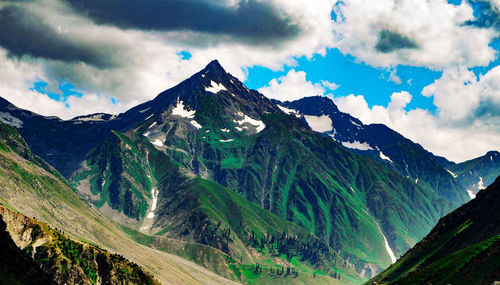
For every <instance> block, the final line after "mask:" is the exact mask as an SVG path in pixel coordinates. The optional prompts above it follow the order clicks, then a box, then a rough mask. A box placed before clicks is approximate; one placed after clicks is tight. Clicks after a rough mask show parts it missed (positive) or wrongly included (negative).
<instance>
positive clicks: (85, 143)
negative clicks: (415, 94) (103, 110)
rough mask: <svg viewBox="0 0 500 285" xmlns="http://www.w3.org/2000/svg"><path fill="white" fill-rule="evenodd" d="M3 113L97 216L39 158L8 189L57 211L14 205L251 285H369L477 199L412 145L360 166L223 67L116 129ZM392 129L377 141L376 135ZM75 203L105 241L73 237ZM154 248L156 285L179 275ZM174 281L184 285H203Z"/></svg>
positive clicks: (13, 169)
mask: <svg viewBox="0 0 500 285" xmlns="http://www.w3.org/2000/svg"><path fill="white" fill-rule="evenodd" d="M332 104H333V103H332ZM335 108H336V107H335ZM0 110H2V111H4V112H9V114H10V115H11V116H13V117H15V118H18V119H19V121H22V123H23V124H22V127H20V128H19V131H20V132H21V134H22V135H23V136H24V137H26V140H27V142H28V144H29V145H30V146H33V150H34V152H35V153H36V154H38V155H40V156H41V157H43V158H44V159H46V160H47V161H49V162H50V163H51V164H52V165H54V167H55V168H56V169H58V170H59V171H61V172H62V173H63V174H64V176H65V177H66V178H68V179H69V181H70V185H71V187H73V188H74V189H75V190H76V191H77V193H78V195H79V196H80V198H83V199H84V200H85V201H86V202H88V203H89V204H85V203H83V202H82V200H80V199H79V198H78V197H77V196H76V195H75V193H73V192H71V189H70V187H69V186H68V184H67V183H66V182H65V180H64V179H62V177H60V175H59V174H58V173H57V172H56V171H55V170H54V169H52V168H51V167H50V166H48V165H47V166H46V167H42V162H40V163H38V162H36V161H35V160H36V159H38V157H37V156H34V155H32V156H33V158H32V159H31V160H30V159H29V158H26V159H28V161H29V162H30V163H31V164H33V165H31V164H29V163H28V162H24V160H23V161H22V162H23V164H19V163H17V162H15V161H16V159H17V156H21V157H23V158H24V157H25V156H22V155H21V154H17V153H16V154H15V156H16V157H15V158H14V157H10V156H11V155H12V154H9V152H8V151H9V149H10V147H3V145H1V146H0V149H5V151H4V152H1V151H0V153H2V154H3V163H4V165H3V169H6V170H7V171H6V172H5V174H4V175H3V178H4V185H8V183H10V182H11V181H12V179H17V181H20V182H19V184H22V186H25V187H26V189H27V190H25V192H26V191H27V192H29V195H30V197H43V198H44V199H45V200H42V201H43V203H42V204H41V205H33V204H30V203H28V205H27V206H26V205H24V204H23V203H22V202H23V199H24V198H16V197H18V194H16V195H13V194H12V191H10V192H8V191H6V193H5V194H4V195H0V197H1V198H2V199H5V200H6V201H7V202H8V204H15V208H16V209H19V210H20V211H21V212H25V211H31V212H28V214H31V213H34V214H35V213H36V214H41V215H42V216H43V215H44V216H45V217H44V221H47V222H49V224H50V225H52V226H54V225H57V227H59V226H62V227H64V229H65V230H66V229H67V228H68V229H71V230H72V232H73V233H77V234H76V236H77V238H85V239H87V237H89V240H91V241H92V242H96V243H98V244H104V245H106V246H108V247H111V248H112V249H116V250H117V251H118V252H123V250H124V248H125V250H128V249H127V248H126V247H125V246H124V245H125V244H127V245H130V246H132V247H133V245H131V244H130V243H128V241H129V238H132V239H133V240H134V241H136V242H138V243H140V244H142V245H146V246H149V247H150V248H155V249H159V250H162V251H164V252H168V253H173V254H176V255H178V256H181V257H183V258H186V259H188V260H191V261H194V262H196V263H197V264H199V265H202V266H203V267H205V268H207V269H209V270H211V271H212V272H215V273H217V274H219V275H221V276H223V277H225V278H228V279H231V280H235V281H241V282H243V283H262V282H276V283H279V282H281V283H313V282H319V283H321V282H324V283H328V282H346V283H349V282H351V283H359V282H361V281H362V280H366V278H367V277H372V276H373V275H375V274H376V273H377V272H379V271H380V270H381V269H382V268H384V267H386V266H388V265H389V264H390V263H391V256H390V253H392V252H394V253H395V255H396V256H400V255H401V254H403V253H404V252H405V251H406V250H407V249H409V248H410V247H411V246H413V245H414V244H415V243H416V242H417V241H418V240H420V239H421V238H422V237H423V236H425V235H426V234H427V233H428V231H429V230H430V229H431V227H432V226H433V225H434V224H435V223H436V222H437V221H438V219H439V218H440V217H441V216H443V215H444V214H446V213H448V212H449V211H451V210H452V209H454V208H455V207H456V206H458V205H459V204H460V203H462V202H464V201H465V199H466V198H467V197H466V192H465V191H463V190H464V189H462V188H460V187H459V186H460V185H459V184H458V183H457V182H456V181H455V180H454V179H453V177H452V176H451V174H450V173H448V172H447V171H446V170H445V169H444V168H442V167H441V165H439V163H438V162H437V161H436V160H432V156H431V154H429V153H428V152H426V151H425V150H423V149H422V148H421V147H420V148H418V147H416V146H415V144H413V143H412V142H410V141H408V140H406V139H404V138H402V137H401V136H400V135H399V134H397V133H395V132H392V133H389V135H390V136H389V135H387V136H384V138H385V137H387V138H388V139H389V141H380V142H378V141H377V142H376V145H377V147H378V146H379V145H380V147H379V151H382V152H383V153H384V154H386V155H389V156H391V158H392V159H393V162H392V163H389V162H387V161H386V159H381V158H380V157H382V156H381V152H379V151H376V152H375V151H374V153H373V155H372V157H373V158H376V157H379V159H378V161H375V160H374V159H371V158H369V157H367V156H362V155H359V154H357V153H353V152H352V151H349V150H347V149H346V148H344V147H343V146H342V145H341V144H339V143H337V142H336V141H335V140H332V138H331V137H328V136H325V135H324V134H320V133H317V132H314V131H313V130H311V128H310V127H309V126H308V125H307V124H306V123H305V122H304V121H303V120H301V119H299V118H296V117H295V116H293V115H287V114H285V113H283V112H282V111H281V110H280V109H279V107H278V106H277V105H276V104H274V103H273V102H271V101H270V100H268V99H267V98H265V97H264V96H263V95H261V94H260V93H258V92H256V91H254V90H248V89H247V88H246V87H245V86H244V85H243V84H242V83H241V82H239V81H238V80H237V79H236V78H234V77H233V76H231V75H230V74H228V73H227V72H225V71H224V70H223V69H222V67H221V66H220V65H219V64H218V62H216V61H214V62H212V63H210V64H209V65H208V66H207V67H206V68H205V69H204V70H202V71H200V72H199V73H197V74H195V75H193V76H192V77H190V78H189V79H187V80H185V81H183V82H182V83H180V84H179V85H177V86H175V87H173V88H171V89H169V90H166V91H164V92H163V93H161V94H160V95H158V96H157V97H156V98H155V99H153V100H151V101H149V102H146V103H143V104H141V105H139V106H137V107H135V108H133V109H131V110H129V111H127V112H126V113H123V114H120V115H119V116H117V117H116V118H113V117H110V116H104V117H103V116H100V117H99V120H98V121H95V120H93V119H92V118H93V117H92V116H91V117H85V118H76V119H74V120H70V121H61V120H57V119H54V118H45V117H41V116H37V115H34V114H30V113H29V112H27V111H22V110H19V109H16V108H15V107H14V106H12V105H9V104H6V103H5V102H3V103H2V102H0ZM101 117H102V118H104V119H102V118H101ZM348 119H349V118H348ZM358 125H359V124H358ZM379 127H380V126H376V125H374V126H372V127H370V126H367V127H366V132H365V133H366V134H372V136H374V135H373V133H375V134H377V133H379V132H380V130H381V129H380V128H379ZM386 129H387V128H386ZM386 129H383V130H382V131H387V130H386ZM391 139H392V140H391ZM392 142H394V143H392ZM374 147H375V145H374ZM21 149H26V151H28V152H30V151H29V150H27V148H26V146H25V145H24V146H23V147H22V148H21ZM405 165H406V166H405ZM28 167H32V169H30V171H26V169H28ZM40 168H43V169H45V170H43V169H42V170H43V171H42V170H40ZM0 174H2V172H1V168H0ZM35 174H37V175H35ZM407 176H408V178H407ZM13 177H14V178H13ZM417 178H419V180H418V182H417ZM1 182H2V180H0V183H1ZM39 183H40V184H39ZM0 185H2V184H0ZM36 185H41V186H40V187H39V188H36ZM22 186H21V185H20V186H18V189H20V190H19V192H21V193H25V192H23V190H24V188H22ZM33 188H36V189H33ZM47 189H48V190H47ZM0 190H1V188H0ZM68 192H71V194H69V193H68ZM9 195H10V196H9ZM26 195H28V194H26ZM61 203H62V204H63V205H69V207H70V208H72V209H76V210H77V211H81V213H82V214H79V217H81V216H84V217H83V219H84V220H85V221H89V220H90V221H92V223H97V224H99V226H100V230H91V229H89V228H88V227H85V226H84V227H83V230H80V229H78V228H77V227H78V226H80V227H81V224H79V225H78V226H73V225H72V223H74V222H75V221H76V219H77V218H76V217H72V216H75V214H74V213H73V212H71V211H69V210H68V209H67V208H65V209H66V210H65V213H64V214H65V215H59V214H54V213H56V212H57V211H58V210H59V209H58V207H59V205H60V204H61ZM23 207H24V208H23ZM34 209H36V210H34ZM93 209H98V210H99V214H96V213H94V212H93ZM24 210H25V211H24ZM66 215H69V217H72V218H71V219H68V218H67V217H66ZM104 217H105V218H104ZM107 219H110V220H113V221H114V222H115V224H113V223H109V221H108V220H107ZM117 224H118V226H117ZM68 231H69V230H68ZM82 231H83V232H82ZM108 232H111V233H112V235H111V234H108V235H104V237H102V235H103V233H108ZM125 234H126V235H127V237H124V235H125ZM110 235H111V236H110ZM115 236H118V237H119V238H118V240H119V241H122V243H121V244H120V246H117V245H116V241H115V240H114V239H115V238H116V237H115ZM385 239H387V241H388V247H386V245H385V242H384V240H385ZM125 240H126V241H127V242H125ZM134 244H135V243H134ZM135 246H137V244H135ZM141 248H142V247H141ZM150 248H147V247H144V248H143V249H144V250H147V251H148V254H142V255H140V254H139V253H138V251H135V250H137V248H135V250H131V251H132V252H133V254H134V257H135V258H136V259H137V260H140V261H141V262H138V263H139V264H141V265H143V266H145V267H146V268H147V269H149V270H151V271H152V272H153V273H154V274H155V276H157V275H156V274H160V275H162V276H163V277H165V276H167V274H166V273H165V272H166V269H165V268H160V267H162V266H160V265H157V266H156V265H155V263H154V262H156V261H157V260H158V259H156V260H155V261H153V260H150V256H149V255H151V254H153V255H155V254H156V255H155V256H156V257H160V256H161V257H164V256H168V255H166V254H163V253H161V254H160V253H158V252H156V251H153V250H151V249H150ZM162 254H163V255H162ZM131 255H132V254H131ZM127 258H129V256H127ZM136 259H133V260H134V261H135V260H136ZM173 263H175V262H173ZM165 266H167V267H168V264H166V265H165ZM170 270H173V271H175V270H174V269H171V268H170ZM193 270H194V269H193ZM194 271H196V270H194ZM174 273H175V274H177V275H176V276H177V277H178V279H176V280H177V281H178V280H184V279H182V278H184V277H186V278H190V277H191V276H190V275H189V274H187V275H188V276H183V275H182V274H181V272H178V271H175V272H174ZM196 273H197V274H198V272H196ZM203 274H205V275H203V276H204V277H206V278H208V280H209V281H208V282H214V280H216V282H219V281H220V280H217V279H213V278H215V277H213V276H211V275H210V274H207V273H206V272H204V273H203ZM360 275H361V276H362V277H360ZM157 277H158V276H157ZM210 278H212V279H210ZM363 278H364V279H363ZM158 279H161V278H160V277H158ZM161 280H162V281H164V280H165V279H161ZM190 280H192V279H190ZM197 280H198V279H197ZM339 280H340V281H339ZM171 282H174V283H175V282H176V281H171ZM186 282H187V281H186ZM219 283H220V282H219Z"/></svg>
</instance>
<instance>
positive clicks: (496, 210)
mask: <svg viewBox="0 0 500 285" xmlns="http://www.w3.org/2000/svg"><path fill="white" fill-rule="evenodd" d="M499 199H500V177H499V178H497V179H496V180H495V182H494V183H493V184H492V185H490V186H489V187H488V188H486V189H485V190H482V191H480V192H479V193H478V195H477V197H476V198H475V199H474V200H472V201H470V202H469V203H467V204H465V205H463V206H462V207H460V208H458V209H457V210H455V211H453V212H452V213H451V214H449V215H447V216H446V217H444V218H442V219H441V220H440V221H439V222H438V224H437V225H436V227H434V229H433V230H432V231H431V233H430V234H429V235H427V236H426V237H425V238H424V239H423V240H422V241H421V242H419V243H418V244H417V245H416V246H415V247H414V248H412V249H411V250H410V251H408V252H407V253H406V254H405V255H404V256H403V257H402V258H401V259H400V260H399V261H398V262H397V263H395V264H393V265H392V266H391V267H389V268H388V269H387V270H385V271H384V272H382V273H381V274H379V275H378V276H377V277H375V278H374V279H373V280H371V281H370V282H368V283H367V284H371V282H372V281H376V282H380V283H387V284H424V283H425V284H492V283H493V282H494V281H496V280H500V204H499V203H498V201H499Z"/></svg>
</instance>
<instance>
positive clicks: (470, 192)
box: [467, 189, 476, 200]
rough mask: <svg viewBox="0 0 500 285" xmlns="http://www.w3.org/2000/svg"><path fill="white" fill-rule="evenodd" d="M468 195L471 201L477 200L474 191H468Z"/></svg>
mask: <svg viewBox="0 0 500 285" xmlns="http://www.w3.org/2000/svg"><path fill="white" fill-rule="evenodd" d="M467 194H469V197H470V199H471V200H472V199H474V198H476V194H474V191H472V190H469V189H467Z"/></svg>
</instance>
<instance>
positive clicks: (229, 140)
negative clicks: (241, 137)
mask: <svg viewBox="0 0 500 285" xmlns="http://www.w3.org/2000/svg"><path fill="white" fill-rule="evenodd" d="M219 141H220V142H223V143H226V142H232V141H234V139H228V140H219Z"/></svg>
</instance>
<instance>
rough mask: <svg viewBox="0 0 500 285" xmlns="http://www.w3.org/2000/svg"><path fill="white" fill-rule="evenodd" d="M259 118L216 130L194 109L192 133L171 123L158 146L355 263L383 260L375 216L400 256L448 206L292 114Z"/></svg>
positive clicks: (383, 263) (385, 261) (385, 256)
mask: <svg viewBox="0 0 500 285" xmlns="http://www.w3.org/2000/svg"><path fill="white" fill-rule="evenodd" d="M202 103H203V102H202ZM213 104H215V103H214V102H211V106H212V105H213ZM203 107H204V106H203V104H202V105H201V106H200V107H199V108H203ZM210 110H217V108H214V107H213V106H212V107H211V108H207V110H205V112H204V114H205V116H206V117H210V115H209V114H207V113H209V112H210ZM263 118H264V119H263V120H264V122H265V124H266V128H265V129H264V130H263V131H262V132H260V133H259V134H256V135H246V134H245V133H244V132H243V133H242V132H239V131H237V130H236V129H235V125H234V124H233V125H232V123H231V121H230V120H226V121H225V124H226V127H227V128H228V129H230V130H231V131H230V132H223V131H220V130H219V129H218V128H216V127H212V125H211V124H210V122H209V121H208V120H206V121H203V117H201V116H200V118H199V119H197V120H199V121H200V122H202V124H203V125H204V128H203V129H202V130H200V131H199V132H183V133H182V135H177V134H178V130H177V129H176V126H174V127H173V128H171V129H170V130H169V132H168V133H167V135H166V141H165V145H167V146H168V147H167V148H166V149H165V151H166V152H167V154H168V155H169V156H170V157H172V158H174V159H176V160H177V161H178V162H179V163H181V164H183V165H184V166H185V167H187V168H189V169H190V170H191V171H193V172H194V173H196V174H198V175H201V176H203V177H207V178H210V179H213V180H215V181H216V182H218V183H220V184H222V185H224V186H226V187H229V188H231V189H233V190H234V191H236V192H239V193H241V194H242V195H243V196H245V197H246V198H247V199H248V200H250V201H252V202H253V203H255V204H257V205H259V206H261V207H263V208H264V209H268V210H270V211H271V212H273V213H274V214H276V215H278V216H279V217H281V218H284V219H287V220H289V221H292V222H293V223H295V224H297V225H300V226H302V227H303V228H305V229H306V230H308V231H309V232H311V233H313V234H315V235H316V236H318V237H320V238H322V239H325V240H327V241H328V243H329V245H330V246H331V247H333V248H335V249H340V250H341V251H342V254H344V256H346V257H350V259H351V260H352V261H354V262H355V263H357V261H356V260H359V264H358V265H359V266H361V267H362V266H364V265H363V264H365V263H373V264H377V265H378V266H380V267H385V266H387V265H388V264H390V259H389V256H388V254H387V252H386V251H385V247H384V241H383V237H382V236H381V235H380V232H379V231H378V229H377V226H376V224H375V222H378V223H379V224H380V225H381V228H382V230H383V232H384V234H385V235H386V236H387V239H388V240H389V244H390V245H391V247H392V248H393V249H394V251H395V253H396V255H400V254H402V253H404V252H405V251H406V250H407V249H408V248H409V247H410V246H411V245H413V244H415V243H416V242H417V241H418V240H419V239H420V238H421V237H423V236H424V235H425V234H426V233H427V232H428V230H430V229H431V227H432V225H433V224H434V223H435V222H436V221H437V220H438V219H439V217H440V216H442V215H443V214H444V213H446V212H447V211H450V210H451V209H452V208H453V206H452V205H451V204H450V203H448V202H446V201H445V200H444V199H441V198H439V197H437V195H436V194H435V193H433V192H432V191H430V190H429V189H424V188H420V187H418V185H415V184H414V183H412V182H411V181H409V180H408V179H406V178H404V177H402V176H401V175H399V174H397V173H396V172H394V171H391V170H389V169H387V168H385V167H383V166H381V165H380V164H378V163H376V162H374V161H372V160H370V159H368V158H365V157H362V156H359V155H355V154H352V153H350V152H348V151H346V150H345V149H343V148H342V147H341V146H339V145H338V144H337V143H336V142H334V141H333V140H331V139H329V138H327V137H324V136H322V135H320V134H317V133H314V132H312V131H310V130H309V129H308V127H307V126H305V125H304V124H303V123H302V122H301V121H299V120H298V119H296V118H295V117H294V116H287V115H285V114H280V113H273V114H269V115H265V116H264V117H263ZM148 124H149V123H148ZM145 125H146V124H145ZM142 131H144V130H142V129H140V128H139V129H138V132H139V133H141V132H142ZM230 139H232V140H233V141H231V142H224V141H225V140H230ZM179 150H181V151H179ZM361 209H366V211H364V210H361ZM359 270H361V269H360V268H359Z"/></svg>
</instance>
